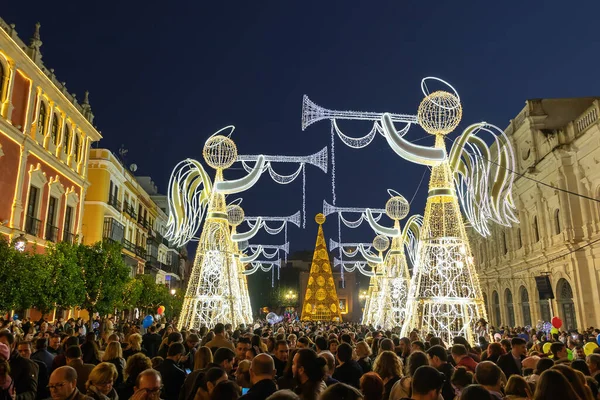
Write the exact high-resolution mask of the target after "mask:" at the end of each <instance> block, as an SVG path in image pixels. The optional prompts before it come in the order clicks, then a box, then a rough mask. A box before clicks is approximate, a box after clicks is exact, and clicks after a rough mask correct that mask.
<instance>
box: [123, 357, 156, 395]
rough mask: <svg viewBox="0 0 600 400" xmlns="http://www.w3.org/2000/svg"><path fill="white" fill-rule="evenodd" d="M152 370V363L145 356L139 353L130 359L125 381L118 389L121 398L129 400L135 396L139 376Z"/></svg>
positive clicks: (126, 366)
mask: <svg viewBox="0 0 600 400" xmlns="http://www.w3.org/2000/svg"><path fill="white" fill-rule="evenodd" d="M151 368H152V362H151V361H150V359H149V358H148V357H146V355H145V354H143V353H137V354H134V355H132V356H131V357H129V359H128V360H127V364H126V365H125V371H124V374H123V377H124V378H125V381H124V382H123V383H122V384H121V385H120V386H118V387H117V393H118V394H119V398H120V399H129V398H130V397H131V396H132V395H133V394H134V391H135V387H136V385H137V384H138V382H137V379H138V377H139V375H140V374H141V373H142V372H143V371H145V370H147V369H151ZM161 384H162V383H161ZM159 394H160V393H159Z"/></svg>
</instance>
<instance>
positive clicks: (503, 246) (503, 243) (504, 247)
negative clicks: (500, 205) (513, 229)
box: [502, 231, 508, 254]
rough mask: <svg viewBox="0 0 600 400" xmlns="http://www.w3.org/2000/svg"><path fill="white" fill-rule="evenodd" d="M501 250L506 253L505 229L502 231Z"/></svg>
mask: <svg viewBox="0 0 600 400" xmlns="http://www.w3.org/2000/svg"><path fill="white" fill-rule="evenodd" d="M502 250H503V251H504V254H506V253H508V247H507V246H506V231H503V232H502Z"/></svg>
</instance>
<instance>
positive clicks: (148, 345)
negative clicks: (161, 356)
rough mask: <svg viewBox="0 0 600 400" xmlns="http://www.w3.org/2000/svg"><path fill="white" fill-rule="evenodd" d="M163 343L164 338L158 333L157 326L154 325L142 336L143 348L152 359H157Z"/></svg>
mask: <svg viewBox="0 0 600 400" xmlns="http://www.w3.org/2000/svg"><path fill="white" fill-rule="evenodd" d="M161 342H162V338H161V337H160V335H159V334H158V333H156V326H154V325H152V326H151V327H150V329H148V332H146V333H145V334H144V336H142V346H143V347H144V348H145V349H146V351H147V352H148V357H150V358H154V357H156V355H157V354H158V349H159V348H160V343H161Z"/></svg>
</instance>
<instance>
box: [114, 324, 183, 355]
mask: <svg viewBox="0 0 600 400" xmlns="http://www.w3.org/2000/svg"><path fill="white" fill-rule="evenodd" d="M171 329H172V328H171ZM173 343H183V336H181V333H180V332H171V333H170V334H169V335H168V336H167V337H166V338H165V339H163V341H162V343H161V345H160V348H159V349H158V356H159V357H162V358H167V353H168V352H169V346H170V345H171V344H173ZM126 359H127V358H126Z"/></svg>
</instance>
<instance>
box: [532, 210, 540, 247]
mask: <svg viewBox="0 0 600 400" xmlns="http://www.w3.org/2000/svg"><path fill="white" fill-rule="evenodd" d="M533 240H534V243H537V242H539V241H540V231H539V227H538V220H537V216H535V217H533Z"/></svg>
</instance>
